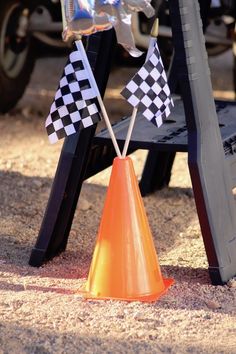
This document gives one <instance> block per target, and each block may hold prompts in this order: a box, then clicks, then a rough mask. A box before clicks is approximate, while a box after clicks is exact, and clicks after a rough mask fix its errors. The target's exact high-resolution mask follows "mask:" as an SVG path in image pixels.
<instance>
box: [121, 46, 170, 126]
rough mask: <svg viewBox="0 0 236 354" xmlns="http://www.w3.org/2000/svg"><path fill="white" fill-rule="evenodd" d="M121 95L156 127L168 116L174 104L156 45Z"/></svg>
mask: <svg viewBox="0 0 236 354" xmlns="http://www.w3.org/2000/svg"><path fill="white" fill-rule="evenodd" d="M121 95H122V96H123V97H124V98H125V99H126V100H127V101H128V102H129V103H130V104H131V105H132V106H133V107H136V108H137V109H138V111H139V112H141V113H142V114H143V116H144V117H145V118H147V119H148V120H149V121H150V122H152V123H153V124H154V125H156V126H157V127H160V126H161V125H162V123H163V121H164V120H165V119H166V118H167V117H168V116H169V114H170V108H171V106H173V105H174V104H173V100H172V98H171V94H170V89H169V86H168V82H167V77H166V73H165V69H164V65H163V63H162V59H161V56H160V52H159V49H158V45H157V43H155V47H154V50H153V53H152V55H151V56H150V58H149V59H148V60H147V61H146V63H145V64H144V65H143V66H142V67H141V69H140V70H139V71H138V72H137V73H136V74H135V75H134V76H133V78H132V79H131V80H130V81H129V83H128V84H127V85H126V87H125V88H124V89H123V90H122V91H121Z"/></svg>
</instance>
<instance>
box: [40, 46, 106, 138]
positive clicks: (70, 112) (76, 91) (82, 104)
mask: <svg viewBox="0 0 236 354" xmlns="http://www.w3.org/2000/svg"><path fill="white" fill-rule="evenodd" d="M75 46H76V49H75V50H74V51H73V52H72V53H71V54H70V56H69V59H68V62H67V64H66V66H65V68H64V71H63V74H62V78H61V80H60V83H59V87H58V89H57V92H56V95H55V99H54V102H53V103H52V106H51V109H50V113H49V116H48V117H47V119H46V124H45V126H46V130H47V134H48V137H49V140H50V142H51V143H55V142H56V141H58V140H59V139H61V138H64V137H66V136H69V135H71V134H74V133H76V132H78V131H79V130H81V129H83V128H87V127H89V126H91V125H93V124H95V123H98V122H99V121H100V120H101V118H100V114H99V111H98V107H97V98H96V97H97V95H98V93H97V90H96V88H95V87H94V85H93V81H92V78H91V77H90V70H88V68H87V60H85V58H84V54H83V53H82V52H81V51H80V50H79V45H78V42H75Z"/></svg>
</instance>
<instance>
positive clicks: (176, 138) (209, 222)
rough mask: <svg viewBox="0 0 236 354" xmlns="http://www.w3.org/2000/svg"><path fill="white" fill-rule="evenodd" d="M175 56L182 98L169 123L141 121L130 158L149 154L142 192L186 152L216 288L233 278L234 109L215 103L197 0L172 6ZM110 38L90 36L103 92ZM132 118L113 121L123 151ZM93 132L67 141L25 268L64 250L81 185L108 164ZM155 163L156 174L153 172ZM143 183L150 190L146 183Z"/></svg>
mask: <svg viewBox="0 0 236 354" xmlns="http://www.w3.org/2000/svg"><path fill="white" fill-rule="evenodd" d="M169 4H170V16H171V22H172V32H173V41H174V48H175V56H174V60H173V66H172V71H171V75H170V86H171V88H172V92H173V90H174V87H176V84H178V85H179V87H180V93H181V99H180V98H179V97H176V98H175V108H174V110H173V113H172V114H171V115H170V117H169V119H168V121H167V122H166V123H165V124H164V125H163V126H162V127H161V128H159V129H156V130H155V129H153V127H152V126H151V125H150V123H149V122H147V121H146V120H145V119H144V118H143V117H141V116H140V115H139V116H138V119H137V122H136V125H135V129H134V132H133V136H132V139H131V143H130V149H129V152H131V151H134V150H136V149H138V148H141V149H148V150H149V151H150V152H149V155H148V159H147V161H146V167H145V168H144V172H143V178H142V180H141V184H140V187H141V191H142V192H143V194H145V193H147V192H149V191H150V190H151V189H152V188H156V187H162V186H163V185H165V184H167V183H168V182H169V179H170V174H171V167H172V163H173V159H174V155H175V153H176V151H185V152H187V153H188V165H189V170H190V175H191V180H192V186H193V191H194V197H195V202H196V207H197V212H198V217H199V222H200V226H201V230H202V235H203V240H204V244H205V248H206V253H207V257H208V262H209V273H210V277H211V280H212V283H213V284H223V283H225V282H226V281H228V280H229V279H230V278H231V277H233V276H235V275H236V206H235V201H234V196H233V193H232V189H233V188H234V186H235V185H236V158H235V152H236V119H235V116H236V104H235V103H230V102H226V101H217V102H214V99H213V95H212V87H211V81H210V74H209V67H208V62H207V56H206V50H205V45H204V37H203V32H202V26H201V19H200V15H199V5H198V2H196V1H195V0H169ZM112 48H114V38H113V32H112V31H110V32H105V33H103V34H98V35H95V36H92V37H91V39H90V41H89V46H88V51H87V52H88V57H89V60H90V62H91V64H92V67H93V69H94V74H95V77H96V80H97V82H98V86H99V88H100V89H101V92H102V93H104V90H105V86H106V83H107V77H108V73H109V65H108V63H109V61H110V60H109V58H110V54H111V52H112ZM128 124H129V118H128V119H125V120H122V121H120V122H118V123H117V124H116V125H115V126H114V129H115V134H116V136H117V138H118V144H119V145H120V146H123V144H124V139H125V135H126V132H127V127H128ZM94 134H95V128H89V129H86V130H84V131H82V132H80V133H78V134H76V135H74V136H71V137H70V138H67V139H66V141H65V144H64V146H63V148H62V153H61V158H60V161H59V164H58V168H57V172H56V176H55V179H54V183H53V187H52V191H51V195H50V199H49V202H48V206H47V209H46V212H45V216H44V219H43V222H42V226H41V230H40V233H39V236H38V239H37V242H36V245H35V248H34V249H33V251H32V254H31V258H30V264H31V265H33V266H40V265H41V264H42V263H43V262H44V261H45V260H47V259H50V258H52V257H54V256H55V255H56V254H58V253H59V252H61V251H63V250H64V249H65V247H66V243H67V239H68V235H69V231H70V227H71V223H72V220H73V217H74V212H75V208H76V204H77V201H78V197H79V194H80V190H81V186H82V183H83V180H84V179H85V178H87V177H88V176H91V175H92V174H94V173H96V172H98V171H100V170H102V169H103V168H105V167H107V166H109V165H110V164H112V161H113V158H114V156H115V152H114V150H113V148H112V145H111V140H110V138H109V135H108V132H107V131H106V130H104V131H103V132H100V133H99V134H97V135H96V136H94ZM157 163H158V165H159V170H158V171H157V168H156V166H157ZM145 181H151V182H148V183H149V184H147V185H145V183H146V182H145Z"/></svg>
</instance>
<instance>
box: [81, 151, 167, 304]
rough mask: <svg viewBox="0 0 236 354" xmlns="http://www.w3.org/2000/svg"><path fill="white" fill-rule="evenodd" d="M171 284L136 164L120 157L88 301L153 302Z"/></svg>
mask: <svg viewBox="0 0 236 354" xmlns="http://www.w3.org/2000/svg"><path fill="white" fill-rule="evenodd" d="M172 283H173V280H172V279H163V277H162V275H161V271H160V267H159V265H158V259H157V255H156V252H155V247H154V243H153V240H152V235H151V231H150V228H149V225H148V220H147V217H146V213H145V209H144V205H143V201H142V197H141V195H140V191H139V187H138V183H137V179H136V176H135V172H134V168H133V164H132V160H131V159H130V158H129V157H126V158H124V159H121V158H118V157H117V158H115V159H114V163H113V167H112V173H111V178H110V183H109V187H108V191H107V196H106V201H105V206H104V210H103V215H102V220H101V224H100V228H99V232H98V237H97V242H96V248H95V251H94V255H93V259H92V264H91V267H90V271H89V276H88V280H87V283H86V291H85V297H86V298H96V299H117V300H126V301H155V300H157V299H158V298H159V297H160V296H161V295H162V294H163V293H165V292H166V290H167V288H168V287H169V286H170V285H171V284H172Z"/></svg>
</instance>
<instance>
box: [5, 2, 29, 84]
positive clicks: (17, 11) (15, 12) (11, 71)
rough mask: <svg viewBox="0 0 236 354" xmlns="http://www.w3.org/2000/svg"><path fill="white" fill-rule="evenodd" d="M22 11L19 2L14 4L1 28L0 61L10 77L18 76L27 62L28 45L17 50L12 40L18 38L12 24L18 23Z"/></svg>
mask: <svg viewBox="0 0 236 354" xmlns="http://www.w3.org/2000/svg"><path fill="white" fill-rule="evenodd" d="M21 13H22V9H21V7H20V6H19V4H13V5H12V6H11V7H10V8H9V9H8V12H7V13H6V15H5V17H4V20H3V23H2V27H1V29H0V62H1V67H2V69H3V71H4V72H5V74H6V76H8V77H9V78H12V79H14V78H16V77H17V76H19V74H20V72H21V71H22V68H23V66H24V63H25V59H26V56H27V53H28V46H25V47H24V48H23V49H22V50H20V51H18V52H16V51H14V49H13V48H12V45H11V43H12V41H13V40H16V37H17V35H16V31H15V30H12V29H11V28H10V27H11V24H14V23H16V20H17V19H18V18H19V16H20V15H21Z"/></svg>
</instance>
